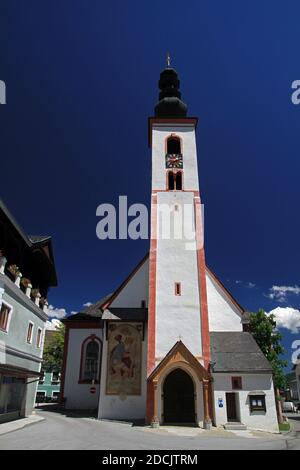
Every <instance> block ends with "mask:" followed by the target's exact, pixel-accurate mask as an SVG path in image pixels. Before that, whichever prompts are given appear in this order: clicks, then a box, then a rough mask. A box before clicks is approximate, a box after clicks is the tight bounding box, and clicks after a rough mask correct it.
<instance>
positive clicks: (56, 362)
mask: <svg viewBox="0 0 300 470" xmlns="http://www.w3.org/2000/svg"><path fill="white" fill-rule="evenodd" d="M64 342H65V327H64V325H63V324H61V325H60V326H59V327H58V328H57V329H56V330H55V331H54V332H53V333H52V334H51V336H50V337H49V339H47V340H46V341H45V346H44V355H43V369H47V370H61V368H62V363H63V353H64Z"/></svg>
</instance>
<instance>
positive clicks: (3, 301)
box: [0, 299, 14, 335]
mask: <svg viewBox="0 0 300 470" xmlns="http://www.w3.org/2000/svg"><path fill="white" fill-rule="evenodd" d="M3 304H4V305H5V307H8V308H9V314H8V320H7V325H6V329H5V330H3V329H2V328H0V331H1V332H2V333H5V334H6V335H7V334H8V332H9V327H10V321H11V316H12V313H13V309H14V308H13V306H12V305H10V304H9V303H8V302H6V301H5V300H3V299H2V301H1V302H0V309H1V308H2V305H3Z"/></svg>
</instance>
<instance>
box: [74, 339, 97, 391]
mask: <svg viewBox="0 0 300 470" xmlns="http://www.w3.org/2000/svg"><path fill="white" fill-rule="evenodd" d="M101 356H102V342H101V341H100V339H99V338H97V336H95V335H91V336H89V337H88V338H86V339H85V340H84V341H83V343H82V347H81V364H80V377H79V382H81V383H93V382H94V383H99V381H100V367H101Z"/></svg>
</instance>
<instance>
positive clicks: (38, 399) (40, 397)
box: [35, 390, 46, 403]
mask: <svg viewBox="0 0 300 470" xmlns="http://www.w3.org/2000/svg"><path fill="white" fill-rule="evenodd" d="M45 398H46V392H45V391H44V390H38V391H37V392H36V397H35V401H36V403H43V402H44V401H45Z"/></svg>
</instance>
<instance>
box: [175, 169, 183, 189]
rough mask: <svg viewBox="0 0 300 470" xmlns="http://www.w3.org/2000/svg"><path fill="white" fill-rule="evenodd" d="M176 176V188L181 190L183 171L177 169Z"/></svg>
mask: <svg viewBox="0 0 300 470" xmlns="http://www.w3.org/2000/svg"><path fill="white" fill-rule="evenodd" d="M175 178H176V179H175V184H176V190H177V191H181V190H182V173H181V171H177V173H176V176H175Z"/></svg>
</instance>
